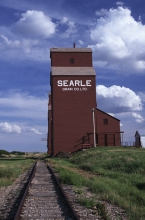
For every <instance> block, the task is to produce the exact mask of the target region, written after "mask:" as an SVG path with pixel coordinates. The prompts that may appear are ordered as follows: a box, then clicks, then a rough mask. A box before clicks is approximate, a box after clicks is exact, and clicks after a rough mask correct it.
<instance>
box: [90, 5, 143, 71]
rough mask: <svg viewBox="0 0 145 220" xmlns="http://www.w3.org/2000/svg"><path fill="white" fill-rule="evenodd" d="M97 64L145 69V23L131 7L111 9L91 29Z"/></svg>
mask: <svg viewBox="0 0 145 220" xmlns="http://www.w3.org/2000/svg"><path fill="white" fill-rule="evenodd" d="M90 37H91V39H92V41H93V42H94V43H93V44H91V45H89V47H91V48H92V49H93V51H94V60H95V65H96V66H100V65H101V67H104V68H110V69H113V70H116V71H119V72H121V73H123V72H124V73H128V74H129V73H130V74H131V73H134V71H136V72H144V71H145V40H144V39H145V25H143V24H142V23H141V22H140V21H135V20H134V18H133V17H132V16H131V11H130V10H129V9H128V8H123V7H118V8H117V9H110V10H108V11H107V12H106V13H105V15H104V17H101V18H99V19H97V22H96V24H95V26H94V27H93V28H92V29H91V31H90Z"/></svg>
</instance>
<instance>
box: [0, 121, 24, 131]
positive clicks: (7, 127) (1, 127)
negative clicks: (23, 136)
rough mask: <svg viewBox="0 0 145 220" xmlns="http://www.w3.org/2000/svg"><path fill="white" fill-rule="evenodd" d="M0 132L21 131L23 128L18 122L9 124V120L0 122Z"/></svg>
mask: <svg viewBox="0 0 145 220" xmlns="http://www.w3.org/2000/svg"><path fill="white" fill-rule="evenodd" d="M0 132H4V133H17V134H20V133H21V128H20V127H19V126H18V125H16V124H9V123H8V122H4V123H0Z"/></svg>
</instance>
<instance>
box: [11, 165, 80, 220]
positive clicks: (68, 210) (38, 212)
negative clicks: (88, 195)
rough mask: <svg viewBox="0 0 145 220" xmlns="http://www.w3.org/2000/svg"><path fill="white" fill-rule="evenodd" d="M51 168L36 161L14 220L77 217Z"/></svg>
mask: <svg viewBox="0 0 145 220" xmlns="http://www.w3.org/2000/svg"><path fill="white" fill-rule="evenodd" d="M55 178H56V177H55V176H54V175H53V172H52V170H51V168H49V167H46V165H45V163H44V162H43V161H38V162H37V164H36V166H35V168H34V173H33V175H32V177H31V180H30V183H29V184H28V186H27V189H26V191H25V193H24V197H23V199H22V201H21V203H20V206H19V208H18V211H17V213H16V216H15V218H14V220H34V219H35V220H36V219H37V220H42V219H43V220H46V219H49V220H51V219H65V220H66V219H67V220H74V219H79V218H78V216H77V215H76V213H75V211H74V210H73V208H72V206H71V204H70V203H69V201H68V199H67V196H66V195H65V193H64V191H63V189H62V188H61V186H60V185H59V183H58V181H57V180H56V179H55Z"/></svg>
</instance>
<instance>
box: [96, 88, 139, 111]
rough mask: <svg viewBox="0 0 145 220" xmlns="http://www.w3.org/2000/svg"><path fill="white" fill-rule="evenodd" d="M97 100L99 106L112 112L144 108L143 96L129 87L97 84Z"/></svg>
mask: <svg viewBox="0 0 145 220" xmlns="http://www.w3.org/2000/svg"><path fill="white" fill-rule="evenodd" d="M96 91H97V102H98V107H99V108H103V109H104V108H105V111H107V112H112V113H120V112H129V111H140V110H142V101H141V98H140V97H139V96H138V95H136V94H135V92H134V91H132V90H131V89H129V88H126V87H124V86H122V87H120V86H116V85H113V86H111V87H105V86H104V85H98V86H97V89H96Z"/></svg>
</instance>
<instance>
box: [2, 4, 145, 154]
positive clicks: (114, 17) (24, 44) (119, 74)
mask: <svg viewBox="0 0 145 220" xmlns="http://www.w3.org/2000/svg"><path fill="white" fill-rule="evenodd" d="M74 42H75V43H76V47H79V48H80V47H82V48H84V47H90V48H92V50H93V66H94V69H95V71H96V73H97V77H96V94H97V106H98V108H99V109H101V110H103V111H105V112H107V113H109V114H111V115H113V116H114V117H116V118H118V119H120V124H121V131H124V135H123V142H124V143H128V144H129V143H133V142H134V140H135V139H134V135H135V132H136V130H138V132H139V133H140V134H141V135H145V2H144V0H134V1H132V0H126V1H114V0H110V1H106V0H98V1H97V0H91V1H88V0H47V1H46V0H41V1H40V0H13V1H12V0H0V149H5V150H8V151H13V150H16V151H26V152H27V151H28V152H32V151H39V152H46V151H47V148H46V145H47V142H46V141H45V139H46V137H47V132H48V130H47V109H48V92H49V91H50V85H49V84H50V80H49V73H50V48H52V47H69V48H70V47H72V46H73V43H74ZM41 139H44V141H42V140H41Z"/></svg>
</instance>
